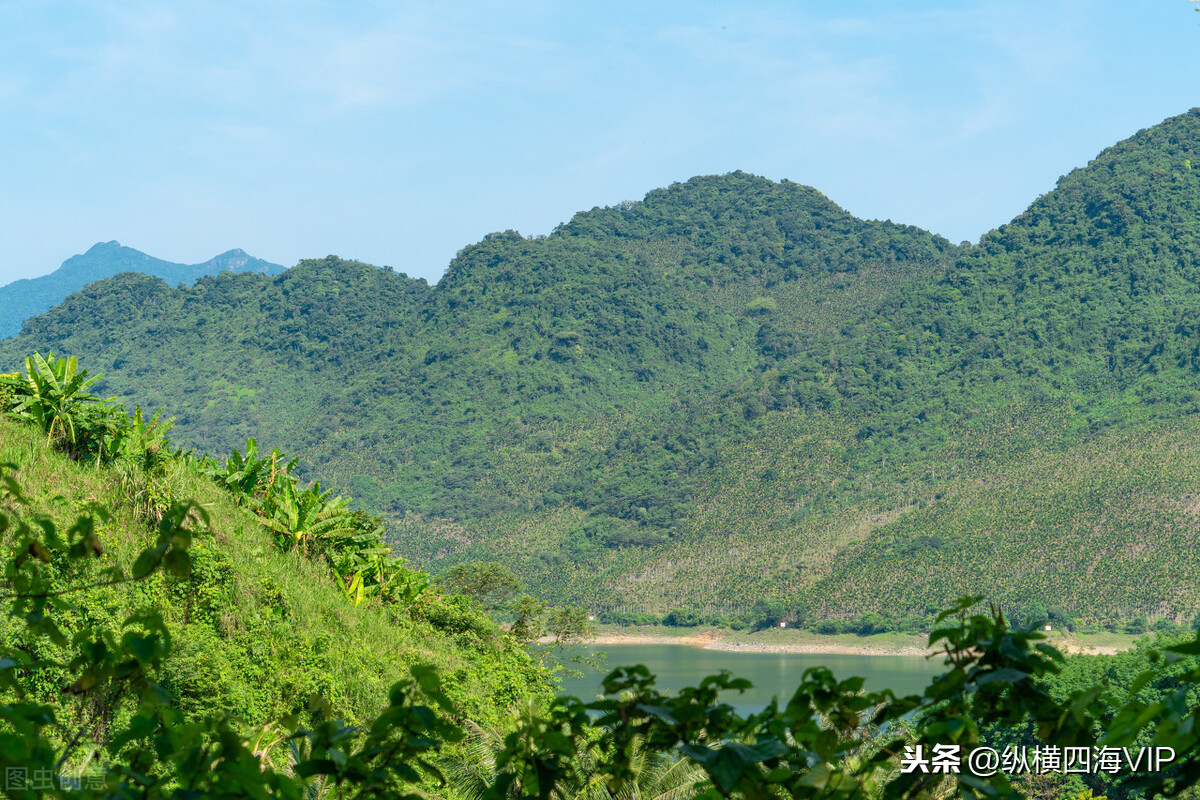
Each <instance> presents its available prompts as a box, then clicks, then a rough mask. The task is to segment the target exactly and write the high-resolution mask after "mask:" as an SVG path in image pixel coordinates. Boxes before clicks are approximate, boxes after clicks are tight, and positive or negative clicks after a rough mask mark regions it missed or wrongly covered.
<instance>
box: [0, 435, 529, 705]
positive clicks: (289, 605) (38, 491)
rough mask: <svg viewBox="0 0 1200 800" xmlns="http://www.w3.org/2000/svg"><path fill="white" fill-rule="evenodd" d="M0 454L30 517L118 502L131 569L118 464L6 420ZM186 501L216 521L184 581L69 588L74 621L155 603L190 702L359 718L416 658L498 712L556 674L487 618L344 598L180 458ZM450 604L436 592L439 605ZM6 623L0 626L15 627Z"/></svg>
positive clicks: (116, 525)
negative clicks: (75, 457) (441, 622)
mask: <svg viewBox="0 0 1200 800" xmlns="http://www.w3.org/2000/svg"><path fill="white" fill-rule="evenodd" d="M0 462H3V463H8V464H15V465H16V467H17V469H16V477H17V479H18V480H19V482H20V483H21V485H22V487H23V489H24V490H25V492H26V493H27V495H28V497H29V500H30V504H31V507H32V508H30V509H24V510H23V511H22V513H23V514H30V513H35V514H38V515H41V516H44V517H48V518H50V519H52V520H53V521H54V523H55V524H56V525H57V526H58V527H59V528H60V529H64V528H65V527H66V526H68V525H69V524H70V523H71V522H72V521H73V520H74V519H75V518H76V517H77V516H78V515H79V514H80V513H82V512H83V511H84V510H85V509H86V507H87V506H88V505H89V504H101V505H104V506H105V507H107V508H109V509H111V511H112V520H111V522H110V523H109V524H108V525H106V526H105V527H104V528H103V530H102V531H101V537H102V540H103V542H104V544H105V556H104V558H103V559H102V560H101V561H100V562H99V563H97V564H96V565H92V566H89V569H91V570H92V571H93V572H98V570H99V569H100V568H102V567H105V566H108V565H113V564H117V565H121V566H123V567H124V568H125V569H128V568H129V566H130V565H131V564H132V562H133V559H134V558H135V557H136V554H137V553H138V552H140V551H141V549H142V548H144V547H146V546H147V545H149V544H150V543H151V542H152V540H153V535H154V534H153V531H152V529H151V527H150V525H148V524H147V522H146V521H145V520H144V518H142V517H140V516H139V515H138V514H137V513H136V512H135V510H134V509H133V507H132V506H131V504H130V503H129V502H128V499H127V495H126V494H125V493H123V490H122V484H121V480H120V477H119V475H118V474H117V472H116V471H113V470H108V469H97V468H95V467H93V466H92V465H89V464H83V463H77V462H74V461H72V460H71V459H69V458H67V457H66V456H64V455H62V454H60V453H58V452H55V451H53V450H51V449H50V448H48V447H47V446H46V443H45V437H44V436H42V435H40V434H38V433H37V432H36V431H35V430H34V429H32V428H30V427H27V426H24V425H19V424H17V423H14V422H11V421H7V420H3V419H0ZM168 482H169V484H170V486H171V489H172V492H173V493H174V494H175V496H176V497H178V498H190V499H193V500H195V501H196V502H197V503H199V505H200V506H201V507H202V508H203V509H204V510H205V512H207V514H208V517H209V525H208V526H203V525H202V524H197V525H196V526H195V528H196V531H197V534H198V535H197V537H196V540H195V542H194V544H193V548H192V556H193V570H192V574H191V576H190V577H189V578H188V579H186V580H181V579H177V578H172V577H167V576H163V575H155V576H153V577H151V578H150V579H148V580H145V581H142V582H139V583H136V584H124V585H120V586H116V587H105V588H99V589H91V590H88V591H84V592H80V593H78V594H75V595H72V599H73V601H74V602H75V603H76V605H77V606H78V607H79V609H80V613H81V615H82V616H81V619H80V620H79V622H78V623H77V627H80V628H82V627H83V626H88V625H96V624H109V625H110V626H114V627H119V624H120V620H122V619H124V617H125V616H127V615H128V614H130V613H132V612H134V611H135V610H138V609H144V608H152V609H155V610H158V611H159V612H160V613H161V614H162V615H163V617H164V619H165V621H166V622H167V625H168V629H169V631H170V633H171V636H172V639H173V642H174V648H173V652H172V656H171V658H170V659H169V660H168V662H167V663H166V665H165V668H164V678H163V679H164V685H166V686H167V687H168V690H169V691H171V692H172V693H173V695H174V696H175V699H176V702H178V704H179V705H180V706H181V707H182V708H183V709H184V710H185V711H188V710H189V709H194V710H201V709H206V710H211V709H212V708H214V707H215V708H224V709H226V710H228V711H229V712H230V713H232V714H234V715H235V716H237V717H239V718H240V719H242V720H243V721H244V722H246V723H247V724H250V725H255V726H258V725H263V724H266V723H268V722H271V721H272V720H277V719H279V718H281V717H283V716H285V715H286V714H288V713H291V712H293V711H295V710H299V709H302V708H303V707H304V705H305V703H306V702H307V698H308V697H309V696H310V695H311V694H320V695H322V696H324V697H325V698H326V699H328V700H329V701H330V702H331V704H332V706H333V708H334V709H336V711H337V712H338V713H339V714H341V715H343V716H345V717H346V718H348V719H349V720H352V721H361V720H365V719H369V718H372V717H373V716H374V715H375V714H376V713H377V712H378V710H379V709H380V708H382V707H383V706H384V705H385V704H386V701H387V691H388V689H389V687H390V686H391V685H392V684H393V683H395V682H396V681H398V680H400V679H402V678H404V677H406V676H407V673H408V669H409V667H410V666H411V665H414V664H416V663H427V664H432V665H434V666H435V667H437V668H438V671H439V674H440V675H441V676H442V677H443V681H444V683H445V684H446V688H447V693H448V694H449V696H450V697H451V698H452V699H453V700H454V701H455V702H456V704H458V705H459V706H460V708H461V710H462V712H463V713H464V714H465V715H466V716H470V717H473V718H475V719H477V720H480V721H483V722H496V721H499V720H500V719H501V718H502V716H503V714H504V708H505V707H506V706H507V705H508V703H510V702H514V701H516V700H517V699H519V698H520V697H523V696H528V695H530V694H534V695H536V694H539V693H540V692H544V691H547V690H548V678H547V676H546V673H545V672H544V671H543V670H541V669H540V667H539V666H538V665H537V664H536V662H534V661H533V660H532V658H531V657H530V656H529V655H528V654H527V653H525V651H524V650H523V649H522V648H521V647H520V646H519V645H518V644H516V643H515V642H513V640H511V639H509V638H508V637H506V636H504V635H503V634H502V633H501V632H500V631H499V630H498V629H497V628H496V626H495V625H494V624H493V623H491V622H490V621H489V620H487V619H486V617H484V616H483V615H482V614H479V615H477V616H474V617H472V616H470V615H469V614H468V615H465V616H463V615H459V617H455V618H453V620H452V622H453V623H454V624H453V625H451V626H450V627H451V628H452V629H450V630H446V629H439V628H435V627H434V625H433V624H431V622H430V621H429V619H428V618H426V617H423V616H422V615H421V614H415V615H410V614H409V613H407V611H405V610H404V609H397V608H395V607H384V606H382V605H380V604H378V603H372V602H367V603H364V604H363V605H361V606H357V607H356V606H354V605H352V604H351V603H350V602H349V601H348V600H346V599H345V597H343V595H342V593H341V591H340V589H339V588H338V587H337V586H336V585H335V583H334V581H333V579H332V577H331V576H330V574H329V572H328V570H327V569H326V568H325V567H324V566H323V565H321V564H319V563H315V562H313V561H310V560H308V559H305V558H303V557H301V556H300V555H299V554H297V553H288V552H282V551H280V550H279V549H278V548H277V547H276V545H275V543H274V541H273V539H272V536H271V534H270V533H269V532H268V531H267V530H266V529H265V528H263V527H262V526H260V525H259V524H258V523H257V522H256V521H255V519H254V518H253V517H252V516H251V515H250V514H248V513H247V512H246V511H245V510H244V509H242V508H240V507H238V506H237V505H236V504H234V502H233V501H232V499H231V498H230V497H229V496H228V495H226V494H224V493H223V492H222V491H221V490H220V489H218V488H217V487H216V486H215V485H214V484H212V483H211V482H210V481H209V480H207V479H206V478H205V477H203V476H202V475H200V474H199V473H197V472H196V471H194V470H193V469H191V468H190V467H188V466H186V465H184V464H177V465H175V466H174V468H173V470H172V472H171V473H170V474H169V476H168ZM439 602H440V601H439ZM10 630H11V629H10V627H9V623H7V621H0V635H3V634H4V633H5V632H6V631H10Z"/></svg>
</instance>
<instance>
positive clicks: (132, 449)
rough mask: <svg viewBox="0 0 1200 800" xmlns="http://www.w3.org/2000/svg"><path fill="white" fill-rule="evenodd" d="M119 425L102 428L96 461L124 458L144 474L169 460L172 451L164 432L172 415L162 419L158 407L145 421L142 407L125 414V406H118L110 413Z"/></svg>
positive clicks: (172, 422)
mask: <svg viewBox="0 0 1200 800" xmlns="http://www.w3.org/2000/svg"><path fill="white" fill-rule="evenodd" d="M113 417H114V419H115V420H118V421H119V424H116V425H114V426H113V428H112V429H111V430H109V431H105V433H104V435H103V437H102V438H101V440H100V446H99V447H98V448H97V449H96V463H97V464H99V463H100V462H101V460H104V461H108V462H114V461H125V462H128V463H132V464H136V465H137V466H139V467H140V468H141V469H142V470H143V471H145V472H147V473H156V472H158V471H159V470H160V469H161V468H162V467H163V465H165V464H166V463H167V462H168V461H170V460H171V458H172V456H173V453H172V450H171V442H170V439H168V438H167V434H168V433H169V432H170V430H171V429H172V428H174V427H175V420H174V418H171V419H165V420H164V419H162V410H161V409H159V410H158V411H156V412H154V416H152V417H151V418H150V419H149V420H147V419H145V418H144V417H143V415H142V407H141V406H137V407H136V409H135V410H134V414H133V417H132V418H130V417H128V416H126V414H125V409H124V408H123V407H120V406H118V413H115V414H113Z"/></svg>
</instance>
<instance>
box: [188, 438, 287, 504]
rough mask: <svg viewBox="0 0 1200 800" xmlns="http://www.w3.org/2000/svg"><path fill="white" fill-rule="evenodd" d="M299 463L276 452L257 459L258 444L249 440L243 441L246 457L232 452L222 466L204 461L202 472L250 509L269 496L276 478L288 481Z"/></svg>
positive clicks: (209, 460)
mask: <svg viewBox="0 0 1200 800" xmlns="http://www.w3.org/2000/svg"><path fill="white" fill-rule="evenodd" d="M299 460H300V459H298V458H293V459H291V460H288V459H287V456H285V455H284V454H283V453H281V452H279V450H272V451H271V452H270V454H268V455H267V456H266V457H264V458H259V457H258V441H257V440H255V439H254V438H253V437H252V438H250V439H247V440H246V453H245V455H243V454H242V453H240V452H238V451H237V450H234V451H233V452H232V453H231V454H230V455H229V457H228V458H227V459H225V464H224V465H223V466H222V465H218V464H217V463H216V462H215V461H214V460H212V459H210V458H208V457H205V459H204V461H203V462H202V467H201V468H202V469H203V470H204V473H205V474H206V475H208V476H209V477H210V478H212V479H213V480H214V481H215V482H216V483H217V484H218V485H219V486H222V487H224V488H225V489H227V490H229V492H230V493H231V494H232V495H233V496H234V498H235V499H236V500H237V501H238V502H239V503H240V504H242V505H249V504H250V503H251V502H252V501H254V500H255V499H256V498H257V499H258V500H262V498H263V496H264V495H266V494H269V492H270V487H271V486H273V485H274V484H275V483H276V481H277V480H278V479H279V476H281V475H283V476H287V477H288V478H290V477H291V474H292V471H293V470H294V469H295V468H296V464H297V463H298V462H299Z"/></svg>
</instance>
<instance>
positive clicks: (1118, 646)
mask: <svg viewBox="0 0 1200 800" xmlns="http://www.w3.org/2000/svg"><path fill="white" fill-rule="evenodd" d="M1111 638H1112V637H1106V639H1105V640H1103V641H1090V640H1089V639H1088V638H1087V637H1082V638H1077V637H1070V638H1067V637H1057V636H1055V637H1051V638H1050V640H1049V642H1048V643H1049V644H1051V645H1053V646H1054V647H1057V648H1058V649H1059V650H1061V651H1062V652H1064V653H1068V654H1072V655H1073V654H1077V653H1082V654H1085V655H1112V654H1114V653H1118V652H1120V651H1122V650H1127V649H1129V648H1131V647H1132V646H1133V637H1129V641H1112V640H1111ZM779 639H780V637H779V636H777V635H775V636H771V639H767V638H765V637H763V636H762V635H761V634H746V633H733V632H731V631H720V630H707V631H699V632H697V633H692V634H684V635H680V636H664V635H656V634H653V633H645V632H641V631H637V632H629V633H623V632H620V631H612V630H606V631H603V632H601V633H600V634H598V635H597V636H595V637H594V638H592V639H590V640H588V644H589V645H599V646H604V645H623V644H654V645H659V644H673V645H683V646H687V647H700V648H703V649H705V650H723V651H729V652H741V653H811V654H814V655H857V656H928V655H932V654H935V653H938V652H941V651H940V650H937V649H933V650H931V649H929V648H928V647H926V646H925V637H923V636H901V635H885V636H883V637H879V638H876V637H870V636H868V637H854V636H818V635H808V634H797V638H796V639H795V640H793V641H779Z"/></svg>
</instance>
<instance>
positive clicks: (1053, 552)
mask: <svg viewBox="0 0 1200 800" xmlns="http://www.w3.org/2000/svg"><path fill="white" fill-rule="evenodd" d="M1197 149H1200V112H1197V111H1193V112H1189V113H1188V114H1184V115H1181V116H1179V117H1174V118H1171V119H1169V120H1167V121H1165V122H1163V123H1162V124H1160V125H1158V126H1155V127H1154V128H1151V129H1148V130H1146V131H1141V132H1139V133H1138V134H1136V135H1135V136H1133V137H1132V138H1130V139H1128V140H1126V141H1125V142H1122V143H1120V144H1118V145H1115V146H1113V147H1111V148H1109V149H1108V150H1106V151H1105V152H1103V153H1101V154H1100V155H1099V156H1098V157H1097V158H1096V159H1095V160H1094V161H1093V162H1092V163H1090V164H1089V165H1088V166H1086V167H1084V168H1081V169H1078V170H1075V171H1073V172H1072V173H1071V174H1069V175H1067V176H1065V177H1064V178H1062V179H1061V180H1060V182H1059V185H1058V186H1057V188H1056V189H1055V190H1054V191H1052V192H1050V193H1049V194H1047V195H1045V196H1043V197H1041V198H1039V199H1038V200H1036V201H1035V202H1034V203H1033V204H1032V205H1031V206H1030V207H1029V209H1028V210H1027V211H1026V212H1025V213H1024V214H1022V215H1021V216H1020V217H1018V218H1017V219H1015V220H1013V221H1012V222H1011V223H1009V224H1008V225H1005V226H1002V227H1001V228H999V229H997V230H995V231H992V232H990V233H988V234H986V235H985V236H984V237H983V238H982V239H981V241H980V243H979V244H978V245H975V246H964V247H956V246H954V245H951V244H950V243H948V242H946V241H945V240H944V239H941V238H940V237H937V236H935V235H933V234H930V233H927V232H924V231H921V230H919V229H916V228H912V227H906V226H902V225H895V224H892V223H890V222H867V221H863V220H858V219H855V218H854V217H852V216H851V215H849V214H847V213H846V212H845V211H843V210H842V209H840V208H838V207H837V206H836V205H835V204H834V203H832V202H831V201H830V200H828V199H827V198H825V197H824V196H823V195H821V194H820V193H819V192H817V191H816V190H814V189H811V188H808V187H804V186H800V185H798V184H794V183H789V182H786V181H785V182H783V183H773V182H771V181H768V180H765V179H762V178H757V177H754V176H749V175H745V174H743V173H732V174H730V175H725V176H715V177H703V178H695V179H692V180H691V181H688V182H687V183H683V184H676V185H673V186H671V187H668V188H666V189H661V190H656V191H654V192H651V193H650V194H649V195H647V196H646V198H645V199H644V200H643V201H640V202H635V203H626V204H622V205H620V206H617V207H613V208H605V209H593V210H592V211H589V212H583V213H581V214H578V215H576V217H575V218H574V219H572V220H571V221H570V222H568V223H566V224H564V225H562V226H560V227H559V228H558V229H556V230H555V231H554V232H553V233H552V234H551V235H550V236H547V237H538V238H526V237H522V236H520V235H518V234H516V233H514V232H507V233H500V234H493V235H491V236H489V237H486V238H485V239H484V240H483V241H481V242H479V243H477V244H475V245H471V246H469V247H467V248H465V249H464V250H463V251H462V252H461V253H460V254H459V255H458V256H457V257H456V258H455V260H454V261H453V262H452V263H451V264H450V266H449V268H448V270H447V272H446V275H445V277H444V278H443V280H442V281H441V282H439V283H438V284H437V286H435V287H430V286H427V285H425V284H424V282H421V281H414V280H412V279H409V278H407V277H405V276H404V275H402V274H398V273H395V272H393V271H391V270H390V269H382V270H381V269H378V268H375V267H371V266H368V265H364V264H357V263H353V262H345V261H341V260H339V259H336V258H334V257H329V258H326V259H321V260H313V261H305V262H302V263H301V264H299V265H298V266H296V267H294V268H293V269H291V270H289V271H288V272H286V273H284V274H283V275H281V276H279V277H276V278H269V277H265V276H258V275H232V274H225V275H221V276H217V277H213V278H204V279H201V280H200V281H199V282H198V283H197V284H196V285H195V286H193V287H183V288H178V289H173V288H170V287H169V286H167V285H166V284H165V283H163V282H162V281H158V280H155V279H151V278H146V277H143V276H136V275H129V274H127V275H120V276H117V277H114V278H111V279H108V280H107V281H102V282H98V283H96V284H92V285H91V286H89V287H88V288H87V289H86V290H85V291H83V292H81V293H78V294H76V295H74V296H72V297H71V298H70V299H68V301H67V302H65V303H64V304H63V305H61V306H59V307H58V308H56V309H55V310H54V311H53V312H51V313H49V314H46V315H44V316H42V317H39V318H35V319H33V320H30V322H29V323H28V325H27V326H26V329H25V331H24V332H23V333H22V335H21V336H19V337H17V338H16V339H13V340H10V341H7V342H3V343H0V363H3V362H5V361H7V362H13V363H15V360H16V358H18V357H23V356H24V355H25V354H27V353H28V352H32V351H35V350H38V351H41V352H45V351H47V350H50V349H53V350H55V351H56V352H65V353H72V354H79V355H81V356H83V357H85V359H86V361H87V363H88V364H89V365H92V366H93V367H94V368H95V369H97V370H99V371H103V372H105V374H106V377H105V381H104V383H103V384H101V385H99V386H98V387H97V388H98V390H100V391H103V392H106V393H113V394H116V395H118V396H120V397H122V398H127V399H136V400H137V401H138V402H142V403H146V404H152V405H161V406H163V407H165V408H167V409H168V410H169V412H170V413H172V414H176V415H177V416H178V422H179V433H178V436H179V438H180V439H181V441H185V442H187V443H188V444H189V445H194V446H197V447H199V448H201V449H205V450H209V451H211V452H214V453H221V454H224V453H228V452H230V451H231V450H232V449H234V448H241V447H243V446H244V443H245V440H246V438H248V437H249V436H256V437H258V439H259V440H260V441H265V442H269V443H270V444H271V446H275V445H278V446H281V447H283V448H285V449H288V450H290V451H294V452H300V453H304V454H305V455H306V460H305V461H302V462H301V463H300V465H299V466H298V467H297V470H298V472H297V474H299V475H302V476H312V475H316V474H320V475H321V476H323V477H326V476H327V479H328V480H329V481H331V484H330V485H334V486H337V487H338V488H339V490H345V491H349V492H350V493H352V494H354V495H355V496H356V497H358V498H359V502H360V503H361V506H362V507H363V508H366V509H370V510H372V511H374V512H378V513H383V514H385V515H386V517H387V521H388V527H389V537H390V538H391V539H392V541H393V542H394V543H395V544H396V546H397V549H398V551H399V552H401V553H402V554H404V555H406V556H408V557H410V558H413V559H415V560H416V561H418V563H422V564H425V565H427V566H429V568H431V569H439V568H441V567H443V566H445V565H448V564H452V563H459V562H463V561H470V560H498V561H503V562H505V563H507V564H509V565H511V566H512V567H514V568H515V569H517V570H518V572H519V573H520V574H521V575H522V576H523V577H524V578H526V579H527V580H528V581H529V582H530V583H531V584H532V585H534V586H536V587H537V589H538V591H539V592H540V594H541V595H542V596H543V597H545V598H547V599H550V600H553V601H556V602H572V603H578V604H583V605H586V606H588V607H589V608H591V609H593V610H595V611H597V612H600V613H601V614H606V615H608V618H612V619H621V618H625V617H622V615H626V616H628V615H645V614H650V615H654V616H656V617H660V616H662V615H663V614H665V613H667V612H669V611H671V610H672V609H676V610H679V611H681V612H687V613H684V614H681V615H679V616H677V617H676V619H700V618H706V617H707V618H710V619H721V620H724V621H727V622H736V621H737V620H739V619H741V620H745V621H747V622H756V621H757V622H761V621H762V620H763V619H766V618H776V617H779V616H780V615H782V616H783V617H784V618H787V619H792V620H793V621H797V620H804V621H805V624H808V625H814V626H816V625H822V624H827V625H834V626H837V625H845V624H851V625H857V624H859V623H860V622H861V623H862V624H863V625H869V626H876V625H882V626H885V627H886V626H903V625H923V624H927V622H928V615H929V614H930V613H931V611H932V610H933V609H936V608H938V607H942V606H944V605H945V604H946V603H948V602H949V601H950V600H952V598H954V597H956V596H958V595H959V594H961V593H963V592H964V591H986V592H988V593H989V594H991V595H993V596H995V597H997V598H999V599H1001V600H1002V602H1004V603H1005V604H1006V606H1008V607H1010V608H1011V609H1012V610H1020V609H1022V608H1033V609H1036V608H1039V607H1041V608H1046V609H1049V608H1051V607H1054V608H1056V609H1057V613H1058V615H1059V616H1060V617H1061V618H1062V619H1067V620H1072V623H1071V624H1076V622H1079V623H1080V624H1104V625H1109V626H1119V627H1128V626H1134V627H1136V626H1137V625H1139V624H1143V623H1144V624H1151V623H1153V622H1155V621H1156V620H1167V621H1168V622H1172V623H1182V622H1187V621H1190V620H1191V618H1192V617H1193V616H1194V615H1195V614H1196V612H1197V611H1198V610H1200V598H1197V597H1196V596H1195V594H1194V591H1193V590H1191V589H1190V588H1189V587H1190V586H1191V585H1192V578H1193V577H1194V576H1192V570H1191V568H1190V567H1187V566H1186V563H1187V559H1188V558H1189V557H1190V553H1191V544H1192V542H1191V541H1190V540H1189V538H1188V536H1189V534H1188V533H1187V531H1188V530H1190V526H1189V522H1188V520H1189V519H1190V518H1191V516H1190V515H1191V514H1193V510H1192V507H1191V501H1190V500H1189V499H1188V498H1189V496H1190V494H1191V493H1192V490H1191V489H1190V485H1191V484H1190V482H1191V479H1192V476H1193V475H1194V471H1195V461H1194V455H1193V451H1192V449H1191V448H1190V447H1189V446H1188V444H1187V441H1188V439H1187V432H1188V431H1189V430H1191V428H1190V425H1191V419H1190V418H1191V416H1192V415H1194V414H1195V412H1196V411H1197V403H1198V402H1200V383H1198V379H1200V322H1198V321H1197V318H1196V313H1197V312H1196V309H1197V308H1200V297H1198V293H1200V280H1198V278H1200V274H1198V273H1200V239H1198V238H1197V237H1198V234H1200V222H1198V220H1200V174H1198V172H1197V169H1194V168H1193V162H1194V161H1197V153H1196V151H1197ZM1197 163H1198V164H1200V161H1197ZM934 566H937V567H938V569H937V570H936V571H935V570H932V567H934ZM1167 566H1170V567H1171V570H1170V571H1169V572H1167V573H1166V574H1167V575H1168V577H1166V578H1165V579H1160V581H1158V582H1157V583H1156V584H1155V585H1150V584H1149V583H1148V582H1147V581H1146V579H1145V575H1146V574H1149V572H1151V571H1155V570H1158V571H1160V572H1162V571H1163V570H1164V569H1165V568H1166V567H1167ZM943 567H945V568H944V569H943ZM980 584H983V585H980ZM1088 587H1090V588H1088ZM760 600H765V601H768V604H771V603H774V604H775V607H774V608H772V609H771V610H770V613H769V614H766V616H764V615H763V614H760V613H759V612H760V611H762V609H759V611H756V610H755V606H756V603H757V601H760ZM866 615H870V620H869V622H862V620H863V618H864V616H866Z"/></svg>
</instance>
